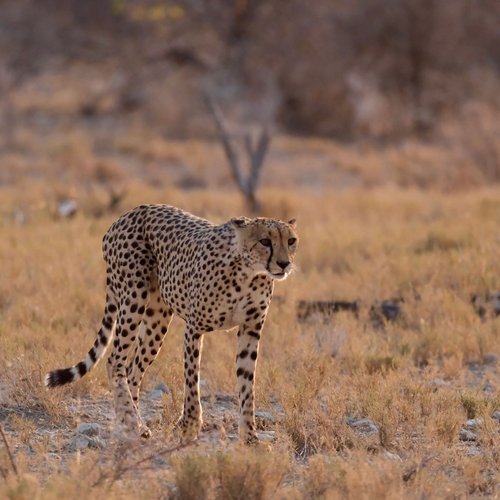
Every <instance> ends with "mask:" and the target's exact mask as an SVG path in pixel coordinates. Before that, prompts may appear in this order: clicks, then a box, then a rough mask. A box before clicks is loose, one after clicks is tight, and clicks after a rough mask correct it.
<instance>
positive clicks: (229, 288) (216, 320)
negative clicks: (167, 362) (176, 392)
mask: <svg viewBox="0 0 500 500" xmlns="http://www.w3.org/2000/svg"><path fill="white" fill-rule="evenodd" d="M294 223H295V221H293V220H292V221H289V222H288V223H286V222H282V221H278V220H273V219H267V218H256V219H247V218H245V217H241V218H234V219H231V220H230V221H228V222H226V223H225V224H222V225H215V224H212V223H211V222H209V221H207V220H204V219H201V218H198V217H195V216H194V215H191V214H189V213H186V212H184V211H182V210H179V209H178V208H175V207H171V206H167V205H141V206H139V207H137V208H135V209H133V210H131V211H130V212H128V213H126V214H125V215H123V216H122V217H120V218H119V219H118V220H117V221H116V222H115V223H114V224H113V225H112V226H111V227H110V228H109V230H108V232H107V233H106V235H105V236H104V240H103V253H104V259H105V261H106V263H107V286H106V305H105V308H104V316H103V319H102V323H101V327H100V329H99V332H98V334H97V338H96V340H95V342H94V345H93V347H92V348H91V349H90V351H89V352H88V354H87V356H86V357H85V359H83V360H82V361H80V362H79V363H78V364H76V365H75V366H73V367H71V368H65V369H60V370H55V371H52V372H50V373H48V374H47V376H46V378H45V383H46V385H47V386H49V387H56V386H59V385H63V384H67V383H69V382H73V381H75V380H78V379H79V378H81V377H83V376H84V375H85V374H86V373H88V372H89V371H90V370H91V369H92V368H93V366H94V365H95V364H96V363H97V362H98V361H99V360H100V359H101V358H102V357H103V356H104V353H105V351H106V349H107V347H108V346H109V345H110V344H112V351H111V354H110V355H109V358H108V365H107V367H108V376H109V380H110V384H111V387H112V389H113V391H114V398H115V412H116V416H117V421H118V424H119V425H120V426H121V427H122V428H125V429H126V430H128V431H133V432H138V433H139V434H140V435H142V436H145V437H148V436H149V435H150V431H149V429H148V428H147V427H146V426H145V424H144V423H143V421H142V420H141V417H140V415H139V412H138V400H139V390H140V386H141V381H142V378H143V376H144V373H145V371H146V370H147V368H148V367H149V365H150V364H151V363H152V362H153V361H154V359H155V358H156V356H157V355H158V352H159V351H160V348H161V345H162V342H163V339H164V337H165V334H166V333H167V330H168V327H169V324H170V321H171V319H172V316H173V315H177V316H179V317H181V318H182V319H184V320H185V322H186V328H185V334H184V377H185V388H184V407H183V412H182V416H181V418H180V419H179V422H178V424H179V426H180V428H181V430H182V434H183V437H184V439H185V440H192V439H196V437H197V436H198V434H199V432H200V429H201V425H202V409H201V405H200V391H199V373H200V359H201V351H202V341H203V335H204V334H205V333H208V332H211V331H213V330H220V329H227V328H231V327H235V326H239V330H238V351H237V352H238V354H237V356H236V375H237V381H238V395H239V402H240V437H241V438H242V439H244V440H245V441H247V442H251V441H254V440H255V439H256V434H255V409H254V381H255V367H256V362H257V357H258V350H259V339H260V336H261V332H262V327H263V325H264V320H265V318H266V314H267V310H268V307H269V304H270V301H271V297H272V293H273V282H274V280H282V279H285V278H286V277H287V276H288V275H289V274H290V272H291V271H292V269H293V259H294V255H295V251H296V248H297V234H296V233H295V229H294Z"/></svg>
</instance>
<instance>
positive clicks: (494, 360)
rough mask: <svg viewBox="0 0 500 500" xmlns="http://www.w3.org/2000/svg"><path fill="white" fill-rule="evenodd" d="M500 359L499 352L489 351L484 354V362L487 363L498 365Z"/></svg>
mask: <svg viewBox="0 0 500 500" xmlns="http://www.w3.org/2000/svg"><path fill="white" fill-rule="evenodd" d="M499 361H500V357H499V356H498V354H495V353H493V352H488V353H486V354H485V355H484V356H483V363H484V364H486V365H497V364H498V362H499Z"/></svg>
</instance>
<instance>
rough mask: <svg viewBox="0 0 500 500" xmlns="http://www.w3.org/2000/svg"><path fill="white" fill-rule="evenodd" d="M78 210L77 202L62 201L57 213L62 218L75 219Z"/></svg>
mask: <svg viewBox="0 0 500 500" xmlns="http://www.w3.org/2000/svg"><path fill="white" fill-rule="evenodd" d="M77 210H78V204H77V203H76V201H75V200H62V201H61V202H59V205H58V206H57V213H58V214H59V216H60V217H63V218H69V217H73V215H75V214H76V212H77Z"/></svg>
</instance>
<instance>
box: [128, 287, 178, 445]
mask: <svg viewBox="0 0 500 500" xmlns="http://www.w3.org/2000/svg"><path fill="white" fill-rule="evenodd" d="M149 294H150V297H149V304H148V306H147V308H146V310H145V313H144V315H143V317H142V322H141V325H140V327H139V335H138V339H137V342H136V344H135V348H134V353H133V356H131V357H130V360H129V364H128V366H127V379H128V385H129V388H130V394H131V396H132V401H133V402H134V404H135V405H136V407H137V408H139V391H140V388H141V383H142V380H143V377H144V374H145V373H146V370H147V369H148V367H149V366H150V365H151V363H152V362H153V361H154V360H155V358H156V356H157V355H158V353H159V352H160V349H161V346H162V344H163V339H164V338H165V335H166V334H167V331H168V327H169V325H170V322H171V320H172V311H171V310H170V308H169V307H168V306H167V305H166V304H165V303H164V302H163V300H162V298H161V295H160V291H159V289H158V285H157V284H156V283H153V282H152V284H151V287H150V289H149ZM140 434H141V436H142V437H145V438H148V437H150V436H151V431H150V430H149V429H148V427H147V426H146V425H145V424H144V423H143V422H142V420H141V424H140Z"/></svg>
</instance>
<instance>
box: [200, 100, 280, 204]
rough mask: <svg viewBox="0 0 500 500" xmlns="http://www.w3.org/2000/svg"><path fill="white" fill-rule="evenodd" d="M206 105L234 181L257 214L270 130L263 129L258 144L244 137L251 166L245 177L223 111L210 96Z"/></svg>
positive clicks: (249, 136)
mask: <svg viewBox="0 0 500 500" xmlns="http://www.w3.org/2000/svg"><path fill="white" fill-rule="evenodd" d="M205 103H206V105H207V108H208V110H209V112H210V114H211V116H212V119H213V120H214V122H215V126H216V129H217V135H218V137H219V140H220V142H221V144H222V147H223V149H224V153H225V155H226V159H227V161H228V163H229V167H230V168H231V173H232V175H233V179H234V181H235V182H236V185H237V186H238V188H239V190H240V191H241V193H242V194H243V196H244V197H245V200H246V202H247V204H248V206H249V208H250V211H251V212H253V213H257V212H259V210H260V207H261V204H260V202H259V201H258V199H257V196H256V191H257V188H258V185H259V180H260V176H261V173H262V166H263V164H264V159H265V157H266V154H267V151H268V149H269V144H270V142H271V135H270V133H269V128H268V127H267V126H263V127H262V128H261V130H260V132H259V134H258V138H257V141H256V144H254V141H253V140H252V136H251V134H250V133H249V132H248V133H246V134H245V135H244V137H243V142H244V146H245V151H246V154H247V156H248V163H249V165H250V169H249V174H248V175H247V176H245V175H244V173H243V170H242V168H241V162H240V157H239V155H238V152H237V150H236V148H235V147H234V145H233V142H232V139H231V134H230V133H229V130H228V128H227V126H226V122H225V120H224V115H223V113H222V110H221V109H220V107H219V106H218V105H217V104H216V103H215V102H214V100H213V99H212V98H210V97H208V96H205Z"/></svg>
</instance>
